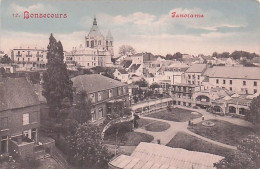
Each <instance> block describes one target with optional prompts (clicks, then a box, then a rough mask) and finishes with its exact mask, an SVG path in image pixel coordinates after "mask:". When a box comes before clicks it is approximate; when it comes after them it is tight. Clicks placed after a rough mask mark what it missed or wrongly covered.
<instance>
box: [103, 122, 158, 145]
mask: <svg viewBox="0 0 260 169" xmlns="http://www.w3.org/2000/svg"><path fill="white" fill-rule="evenodd" d="M152 122H153V121H152V120H144V119H138V120H137V123H138V126H139V127H143V126H145V125H147V124H150V123H152ZM116 138H117V144H119V145H121V146H137V145H138V144H139V143H140V142H151V141H152V140H153V137H152V136H150V135H148V134H144V133H139V132H133V122H132V121H130V122H123V123H117V124H114V125H113V126H111V127H110V128H109V129H108V130H107V131H106V132H105V137H104V142H105V143H106V144H113V145H115V143H116Z"/></svg>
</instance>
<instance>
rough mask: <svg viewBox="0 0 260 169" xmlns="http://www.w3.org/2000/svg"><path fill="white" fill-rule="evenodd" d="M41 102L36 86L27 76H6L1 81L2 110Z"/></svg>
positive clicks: (0, 105)
mask: <svg viewBox="0 0 260 169" xmlns="http://www.w3.org/2000/svg"><path fill="white" fill-rule="evenodd" d="M38 104H40V102H39V99H38V96H37V95H36V93H35V92H34V87H33V85H32V84H30V83H29V82H28V81H27V80H26V78H6V79H2V81H0V111H4V110H10V109H16V108H22V107H27V106H33V105H38Z"/></svg>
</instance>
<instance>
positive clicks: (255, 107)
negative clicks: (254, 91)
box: [246, 95, 260, 124]
mask: <svg viewBox="0 0 260 169" xmlns="http://www.w3.org/2000/svg"><path fill="white" fill-rule="evenodd" d="M259 105H260V95H258V96H257V97H255V98H254V99H253V100H252V102H251V104H250V106H249V110H248V111H247V114H246V119H247V120H248V121H250V122H252V123H253V124H259V123H260V107H259Z"/></svg>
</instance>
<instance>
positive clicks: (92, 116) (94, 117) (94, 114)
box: [91, 110, 96, 121]
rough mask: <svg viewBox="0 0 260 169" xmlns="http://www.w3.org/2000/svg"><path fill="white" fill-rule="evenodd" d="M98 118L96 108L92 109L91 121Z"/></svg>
mask: <svg viewBox="0 0 260 169" xmlns="http://www.w3.org/2000/svg"><path fill="white" fill-rule="evenodd" d="M95 120H96V112H95V110H93V111H91V121H95Z"/></svg>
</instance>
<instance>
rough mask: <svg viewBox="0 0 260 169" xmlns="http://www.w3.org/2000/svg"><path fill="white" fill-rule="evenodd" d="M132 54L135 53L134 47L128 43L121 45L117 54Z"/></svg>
mask: <svg viewBox="0 0 260 169" xmlns="http://www.w3.org/2000/svg"><path fill="white" fill-rule="evenodd" d="M128 53H129V54H131V55H134V54H135V53H136V51H135V49H134V48H133V47H132V46H130V45H122V46H120V47H119V55H120V56H123V55H126V54H128Z"/></svg>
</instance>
